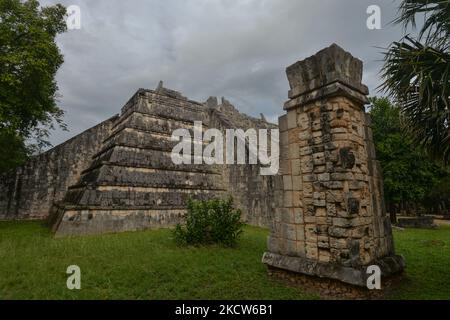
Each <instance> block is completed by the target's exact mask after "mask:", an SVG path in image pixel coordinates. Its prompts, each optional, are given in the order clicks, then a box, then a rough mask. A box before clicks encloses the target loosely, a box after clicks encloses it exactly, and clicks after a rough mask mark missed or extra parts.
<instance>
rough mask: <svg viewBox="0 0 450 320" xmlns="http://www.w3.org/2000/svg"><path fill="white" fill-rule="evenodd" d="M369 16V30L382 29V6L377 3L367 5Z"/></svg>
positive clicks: (367, 23)
mask: <svg viewBox="0 0 450 320" xmlns="http://www.w3.org/2000/svg"><path fill="white" fill-rule="evenodd" d="M366 12H367V14H368V15H369V17H368V18H367V21H366V25H367V29H369V30H380V29H381V8H380V6H377V5H370V6H368V7H367V11H366Z"/></svg>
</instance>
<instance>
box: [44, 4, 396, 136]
mask: <svg viewBox="0 0 450 320" xmlns="http://www.w3.org/2000/svg"><path fill="white" fill-rule="evenodd" d="M57 2H60V3H62V4H64V5H66V6H69V5H78V6H79V7H80V9H81V29H80V30H70V31H68V32H67V33H65V34H63V35H61V36H59V37H58V44H59V46H60V48H61V51H62V53H63V54H64V57H65V62H64V64H63V65H62V67H61V69H60V70H59V72H58V75H57V81H58V85H59V89H60V94H61V95H62V97H61V98H60V106H61V108H62V109H63V110H64V111H65V112H66V114H65V117H64V120H65V122H66V123H67V125H68V128H69V130H70V131H69V132H61V131H59V130H58V131H55V132H53V134H52V136H51V142H52V143H53V144H54V145H56V144H58V143H61V142H63V141H65V140H66V139H68V138H70V137H72V136H74V135H76V134H78V133H80V132H82V131H84V130H86V129H88V128H90V127H92V126H94V125H96V124H97V123H99V122H101V121H103V120H105V119H107V118H108V117H110V116H112V115H114V114H116V113H118V112H119V110H120V108H121V107H122V106H123V104H124V103H125V102H126V101H127V100H128V99H129V98H130V97H131V95H132V94H133V93H134V92H136V90H137V89H139V88H150V89H153V88H155V87H156V86H157V84H158V81H159V80H163V81H164V84H165V86H166V87H168V88H170V89H175V90H178V91H181V92H182V93H183V94H184V95H185V96H187V97H188V98H190V99H193V100H197V101H200V102H202V101H205V100H206V99H207V98H208V97H209V96H219V97H221V96H225V97H226V98H227V99H228V100H230V101H231V102H232V103H234V104H235V106H236V107H237V108H238V109H239V110H240V111H242V112H244V113H247V114H250V115H254V116H259V114H260V113H264V114H265V116H266V118H267V119H268V120H270V121H276V119H277V117H278V116H280V115H282V114H283V110H282V105H283V103H284V101H285V100H287V91H288V82H287V80H286V75H285V68H286V67H287V66H288V65H290V64H292V63H294V62H296V61H298V60H301V59H304V58H306V57H308V56H310V55H312V54H314V53H315V52H317V51H319V50H320V49H322V48H324V47H327V46H329V45H331V44H332V43H337V44H338V45H340V46H342V47H343V48H344V49H346V50H347V51H350V52H351V53H352V54H353V55H354V56H356V57H358V58H360V59H362V60H363V61H364V64H365V70H364V71H365V72H364V82H365V84H367V85H368V86H369V88H370V91H371V94H372V95H373V94H376V90H375V88H376V87H377V86H378V85H379V83H380V78H379V70H380V67H381V64H382V63H381V61H380V60H381V59H382V55H381V54H380V52H381V51H382V50H381V49H379V48H378V47H387V46H388V45H389V44H390V43H391V42H392V41H395V40H399V39H400V38H401V35H402V32H401V31H402V30H401V28H400V27H399V26H394V25H392V24H390V21H392V19H393V18H394V16H395V15H396V12H397V6H398V4H399V0H158V1H156V0H155V1H152V0H128V1H123V0H122V1H120V0H70V1H65V0H62V1H61V0H60V1H53V0H45V1H41V3H42V4H43V5H48V4H54V3H57ZM369 5H378V6H379V7H380V8H381V19H382V29H381V30H369V29H368V28H367V26H366V20H367V18H368V16H369V15H368V14H367V13H366V10H367V7H368V6H369Z"/></svg>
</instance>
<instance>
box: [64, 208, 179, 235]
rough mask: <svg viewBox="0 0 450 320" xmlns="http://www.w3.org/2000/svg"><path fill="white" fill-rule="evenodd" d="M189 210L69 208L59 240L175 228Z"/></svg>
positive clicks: (65, 211)
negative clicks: (79, 236)
mask: <svg viewBox="0 0 450 320" xmlns="http://www.w3.org/2000/svg"><path fill="white" fill-rule="evenodd" d="M185 214H186V210H185V209H148V208H141V209H139V208H123V209H122V208H117V209H111V208H97V209H93V208H89V209H87V210H85V209H77V208H65V209H63V212H62V213H61V216H60V221H59V222H58V224H57V225H56V228H55V231H56V234H55V235H56V236H57V237H63V236H77V235H88V234H91V235H92V234H104V233H111V232H124V231H138V230H145V229H149V228H152V229H154V228H163V227H164V228H167V227H173V226H175V225H176V224H178V223H180V222H182V217H183V215H185Z"/></svg>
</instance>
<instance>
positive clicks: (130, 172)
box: [80, 165, 225, 189]
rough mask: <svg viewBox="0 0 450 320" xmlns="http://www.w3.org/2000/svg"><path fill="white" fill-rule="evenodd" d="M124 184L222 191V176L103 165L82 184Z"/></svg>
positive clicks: (83, 179) (90, 173) (89, 174)
mask: <svg viewBox="0 0 450 320" xmlns="http://www.w3.org/2000/svg"><path fill="white" fill-rule="evenodd" d="M93 183H96V184H101V185H103V184H108V183H114V184H124V185H128V184H131V185H140V186H152V187H171V188H178V187H179V188H184V187H189V188H193V187H200V188H202V189H206V188H213V189H224V188H225V185H224V182H223V181H222V176H221V175H218V174H210V173H193V172H186V171H173V170H162V169H153V168H152V169H150V168H136V167H125V166H114V165H105V166H101V167H99V168H97V169H95V170H92V171H89V172H87V173H85V174H84V175H83V177H82V179H81V183H80V184H81V185H83V184H93Z"/></svg>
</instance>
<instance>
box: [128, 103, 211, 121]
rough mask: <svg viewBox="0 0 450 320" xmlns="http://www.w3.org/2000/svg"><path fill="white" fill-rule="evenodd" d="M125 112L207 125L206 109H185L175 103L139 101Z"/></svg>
mask: <svg viewBox="0 0 450 320" xmlns="http://www.w3.org/2000/svg"><path fill="white" fill-rule="evenodd" d="M127 112H140V113H143V114H150V115H155V116H159V117H161V118H168V119H173V120H179V121H184V122H194V121H202V122H203V124H204V125H206V126H207V125H208V124H209V115H208V113H207V109H206V108H204V109H203V108H197V109H192V108H186V107H183V106H182V105H180V104H178V102H177V103H173V104H172V103H167V102H166V101H157V100H156V101H141V102H139V103H137V104H135V105H134V106H133V107H132V108H130V109H129V110H128V111H127Z"/></svg>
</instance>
